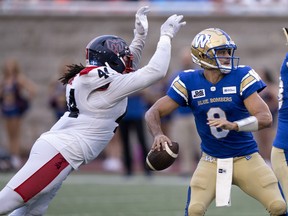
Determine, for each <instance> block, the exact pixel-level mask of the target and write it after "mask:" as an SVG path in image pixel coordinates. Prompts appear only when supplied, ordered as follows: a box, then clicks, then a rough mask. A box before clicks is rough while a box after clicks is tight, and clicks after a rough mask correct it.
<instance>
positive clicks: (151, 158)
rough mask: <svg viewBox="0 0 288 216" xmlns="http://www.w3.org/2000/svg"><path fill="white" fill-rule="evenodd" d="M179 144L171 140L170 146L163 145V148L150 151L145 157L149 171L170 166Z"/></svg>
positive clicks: (175, 156)
mask: <svg viewBox="0 0 288 216" xmlns="http://www.w3.org/2000/svg"><path fill="white" fill-rule="evenodd" d="M178 152H179V144H178V143H177V142H172V146H169V145H168V144H166V145H165V150H163V149H162V148H161V149H160V151H157V150H155V151H150V152H149V153H148V154H147V157H146V166H147V168H148V169H149V170H151V171H160V170H164V169H167V168H168V167H170V166H171V165H172V164H173V163H174V161H175V160H176V158H177V157H178Z"/></svg>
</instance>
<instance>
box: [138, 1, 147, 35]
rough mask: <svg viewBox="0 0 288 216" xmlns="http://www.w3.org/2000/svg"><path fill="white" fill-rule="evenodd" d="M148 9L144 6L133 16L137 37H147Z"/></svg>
mask: <svg viewBox="0 0 288 216" xmlns="http://www.w3.org/2000/svg"><path fill="white" fill-rule="evenodd" d="M149 11H150V10H149V7H148V6H144V7H141V8H139V9H138V11H137V13H136V14H135V17H136V19H135V33H136V34H139V35H145V36H146V35H147V33H148V20H147V14H148V12H149Z"/></svg>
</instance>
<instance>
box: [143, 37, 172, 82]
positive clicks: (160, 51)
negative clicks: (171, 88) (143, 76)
mask: <svg viewBox="0 0 288 216" xmlns="http://www.w3.org/2000/svg"><path fill="white" fill-rule="evenodd" d="M170 59H171V39H170V38H169V37H168V36H166V35H164V36H161V37H160V40H159V42H158V45H157V49H156V51H155V53H154V55H153V56H152V58H151V59H150V61H149V63H148V65H147V66H145V71H146V73H147V74H150V73H154V76H153V77H154V78H155V79H156V81H157V80H159V79H161V78H163V77H164V76H165V75H166V74H167V71H168V68H169V64H170Z"/></svg>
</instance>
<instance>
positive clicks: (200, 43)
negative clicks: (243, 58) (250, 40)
mask: <svg viewBox="0 0 288 216" xmlns="http://www.w3.org/2000/svg"><path fill="white" fill-rule="evenodd" d="M236 49H237V46H236V45H235V43H234V41H232V40H231V38H230V36H229V35H228V34H227V33H225V32H224V31H222V30H221V29H217V28H209V29H205V30H203V31H201V32H200V33H199V34H197V35H196V36H195V38H194V39H193V41H192V44H191V55H192V60H193V62H194V63H196V64H198V65H200V66H201V67H202V68H204V69H218V70H220V71H221V72H222V73H225V74H226V73H230V72H231V70H235V69H237V67H238V64H239V58H238V57H235V56H234V52H235V50H236ZM224 51H225V52H226V54H225V56H223V55H219V53H223V52H224ZM228 60H229V62H228ZM221 62H225V64H223V63H221Z"/></svg>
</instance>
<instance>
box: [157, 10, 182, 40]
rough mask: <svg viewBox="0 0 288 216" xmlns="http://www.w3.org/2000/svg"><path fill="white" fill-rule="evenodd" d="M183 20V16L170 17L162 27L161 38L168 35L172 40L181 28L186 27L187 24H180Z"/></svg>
mask: <svg viewBox="0 0 288 216" xmlns="http://www.w3.org/2000/svg"><path fill="white" fill-rule="evenodd" d="M182 19H183V15H177V14H174V15H172V16H170V17H169V18H168V19H167V20H166V22H164V23H163V24H162V26H161V36H162V35H167V36H169V37H170V38H171V39H172V38H173V37H174V36H175V35H176V33H177V32H178V31H179V29H180V27H182V26H184V25H186V22H180V21H181V20H182Z"/></svg>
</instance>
